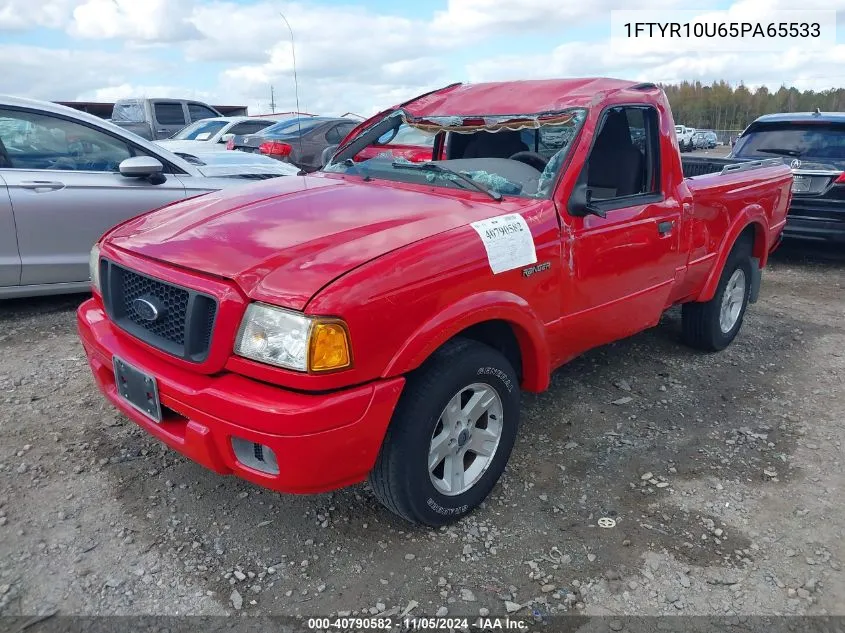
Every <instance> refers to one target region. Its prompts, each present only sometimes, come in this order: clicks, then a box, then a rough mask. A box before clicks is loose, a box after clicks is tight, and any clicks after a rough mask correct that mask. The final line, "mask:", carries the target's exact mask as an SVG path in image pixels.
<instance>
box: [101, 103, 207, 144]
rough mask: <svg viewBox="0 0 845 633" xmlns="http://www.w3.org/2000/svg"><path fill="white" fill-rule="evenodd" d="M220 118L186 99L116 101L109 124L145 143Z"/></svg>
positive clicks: (168, 136) (204, 105) (200, 104)
mask: <svg viewBox="0 0 845 633" xmlns="http://www.w3.org/2000/svg"><path fill="white" fill-rule="evenodd" d="M221 116H223V115H222V114H220V112H218V111H217V110H215V109H214V108H212V107H211V106H210V105H208V104H205V103H202V102H200V101H190V100H186V99H120V100H118V101H116V102H115V104H114V107H113V108H112V117H111V122H112V123H114V124H116V125H119V126H120V127H122V128H125V129H127V130H129V131H130V132H134V133H135V134H137V135H138V136H140V137H142V138H145V139H147V140H152V141H156V140H160V139H165V138H170V137H171V136H173V135H174V134H176V133H177V132H178V131H179V130H181V129H182V128H184V127H185V126H186V125H189V124H191V123H195V122H196V121H199V120H201V119H210V118H216V117H221Z"/></svg>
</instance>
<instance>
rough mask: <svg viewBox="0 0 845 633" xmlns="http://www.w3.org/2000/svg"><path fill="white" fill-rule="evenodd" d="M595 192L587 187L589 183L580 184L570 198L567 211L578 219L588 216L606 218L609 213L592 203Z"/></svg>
mask: <svg viewBox="0 0 845 633" xmlns="http://www.w3.org/2000/svg"><path fill="white" fill-rule="evenodd" d="M592 199H593V192H592V191H591V190H590V188H589V187H587V183H585V182H579V183H578V184H576V185H575V189H573V190H572V195H571V196H569V204H568V205H567V207H566V208H567V210H568V211H569V214H570V215H574V216H576V217H584V216H586V215H595V216H598V217H600V218H606V217H607V213H605V211H604V209H601V208H600V207H598V206H596V205H594V204H593V202H592Z"/></svg>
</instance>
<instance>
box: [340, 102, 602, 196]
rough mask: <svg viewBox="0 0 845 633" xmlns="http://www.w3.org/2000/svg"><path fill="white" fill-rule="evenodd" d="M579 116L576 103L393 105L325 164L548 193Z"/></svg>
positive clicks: (404, 178)
mask: <svg viewBox="0 0 845 633" xmlns="http://www.w3.org/2000/svg"><path fill="white" fill-rule="evenodd" d="M585 118H586V110H584V109H580V108H572V109H567V110H562V111H557V112H547V113H541V114H512V115H473V116H448V117H428V118H415V117H412V116H411V115H409V114H408V113H406V112H405V111H403V110H397V111H395V112H393V113H391V114H390V115H388V116H387V117H385V118H384V119H382V120H380V121H378V122H377V123H375V124H374V125H372V126H370V127H369V128H367V129H365V130H364V131H362V132H361V133H359V134H358V136H356V137H355V138H354V139H353V140H351V141H350V142H348V143H346V144H345V145H344V147H343V148H342V149H341V150H340V151H339V152H338V153H337V154H336V155H335V156H334V157H333V158H332V160H331V162H330V163H328V164H327V165H326V166H325V167H324V171H326V172H329V173H343V174H348V175H356V176H360V177H362V178H365V179H384V180H394V181H398V182H409V183H416V184H424V185H432V186H440V187H449V188H456V189H466V190H473V189H476V190H480V191H483V192H486V193H488V194H490V195H491V197H492V198H493V199H500V198H501V197H502V196H520V197H525V198H548V197H549V196H551V194H552V190H553V188H554V183H555V182H556V180H557V176H558V174H559V172H560V170H561V167H562V165H563V163H564V162H565V160H566V157H567V155H568V154H569V151H570V149H571V148H572V145H573V141H574V140H575V138H576V137H577V135H578V131H579V130H580V128H581V125H582V124H583V122H584V119H585ZM397 138H401V139H402V142H400V143H397V141H396V139H397ZM412 139H413V140H412ZM409 141H411V142H409ZM413 141H416V143H414V142H413ZM417 144H418V147H417V148H409V146H411V145H417ZM396 145H401V146H402V147H401V148H399V149H396ZM432 145H433V147H432Z"/></svg>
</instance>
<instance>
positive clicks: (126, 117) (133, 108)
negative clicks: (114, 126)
mask: <svg viewBox="0 0 845 633" xmlns="http://www.w3.org/2000/svg"><path fill="white" fill-rule="evenodd" d="M111 118H112V121H121V122H123V123H143V122H144V120H145V119H144V104H143V103H141V101H140V100H138V99H125V100H123V101H118V102H117V103H115V104H114V106H113V107H112V113H111Z"/></svg>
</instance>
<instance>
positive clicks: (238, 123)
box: [156, 116, 276, 152]
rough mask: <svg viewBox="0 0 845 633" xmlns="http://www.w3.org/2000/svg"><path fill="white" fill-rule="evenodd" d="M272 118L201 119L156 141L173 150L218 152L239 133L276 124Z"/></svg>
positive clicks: (256, 130)
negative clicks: (168, 136)
mask: <svg viewBox="0 0 845 633" xmlns="http://www.w3.org/2000/svg"><path fill="white" fill-rule="evenodd" d="M275 123H276V121H272V120H270V119H254V118H252V117H248V116H232V117H215V118H213V119H200V120H199V121H197V122H196V123H191V124H190V125H188V126H186V127H184V128H182V129H181V130H179V131H178V132H176V134H174V135H173V136H171V137H170V138H167V139H164V140H161V141H156V143H157V144H158V145H161V146H162V147H164V148H165V149H169V150H170V151H171V152H176V151H182V152H216V151H225V150H226V143H227V142H228V141H229V139H230V138H234V137H235V136H236V135H238V134H255V133H256V132H260V131H261V130H263V129H265V128H268V127H270V126H271V125H274V124H275Z"/></svg>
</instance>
